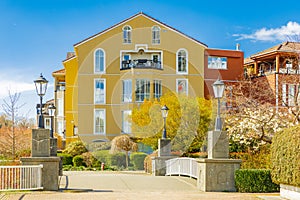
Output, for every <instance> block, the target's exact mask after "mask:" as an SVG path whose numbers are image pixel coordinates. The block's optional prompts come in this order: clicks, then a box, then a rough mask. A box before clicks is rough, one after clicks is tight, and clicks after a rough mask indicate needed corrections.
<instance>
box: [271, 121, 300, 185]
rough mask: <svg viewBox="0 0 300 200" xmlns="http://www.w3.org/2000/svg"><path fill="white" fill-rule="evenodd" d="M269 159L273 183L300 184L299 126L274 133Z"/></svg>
mask: <svg viewBox="0 0 300 200" xmlns="http://www.w3.org/2000/svg"><path fill="white" fill-rule="evenodd" d="M271 160H272V173H271V174H272V179H273V181H274V182H275V183H277V184H286V185H292V186H296V187H299V186H300V126H295V127H292V128H289V129H285V130H283V131H281V132H278V133H276V134H275V136H274V138H273V142H272V145H271Z"/></svg>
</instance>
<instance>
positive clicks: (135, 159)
mask: <svg viewBox="0 0 300 200" xmlns="http://www.w3.org/2000/svg"><path fill="white" fill-rule="evenodd" d="M146 156H147V154H146V153H143V152H136V153H132V154H131V155H130V162H131V163H132V164H133V169H134V170H143V169H144V160H145V158H146Z"/></svg>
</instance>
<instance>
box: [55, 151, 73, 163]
mask: <svg viewBox="0 0 300 200" xmlns="http://www.w3.org/2000/svg"><path fill="white" fill-rule="evenodd" d="M57 156H58V157H61V158H62V164H63V165H73V156H72V155H70V154H67V153H58V154H57Z"/></svg>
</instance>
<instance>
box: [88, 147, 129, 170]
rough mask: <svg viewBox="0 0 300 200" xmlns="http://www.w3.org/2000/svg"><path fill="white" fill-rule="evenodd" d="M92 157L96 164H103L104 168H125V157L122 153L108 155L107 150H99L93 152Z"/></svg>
mask: <svg viewBox="0 0 300 200" xmlns="http://www.w3.org/2000/svg"><path fill="white" fill-rule="evenodd" d="M93 155H94V157H95V158H96V159H97V160H98V163H99V162H100V163H104V164H105V165H106V166H117V167H125V166H126V156H125V154H124V153H115V154H110V153H109V150H101V151H96V152H94V154H93Z"/></svg>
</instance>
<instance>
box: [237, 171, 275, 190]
mask: <svg viewBox="0 0 300 200" xmlns="http://www.w3.org/2000/svg"><path fill="white" fill-rule="evenodd" d="M234 176H235V177H234V179H235V186H236V188H237V191H238V192H278V191H279V185H277V184H275V183H273V182H272V179H271V171H270V170H268V169H239V170H236V171H235V175H234Z"/></svg>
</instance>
